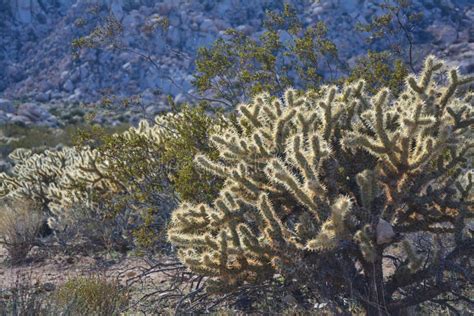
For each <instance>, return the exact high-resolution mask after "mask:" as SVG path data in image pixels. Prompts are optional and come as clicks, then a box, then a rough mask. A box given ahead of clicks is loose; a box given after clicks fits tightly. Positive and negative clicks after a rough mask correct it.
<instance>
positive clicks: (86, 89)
mask: <svg viewBox="0 0 474 316" xmlns="http://www.w3.org/2000/svg"><path fill="white" fill-rule="evenodd" d="M283 3H284V1H283V0H278V1H271V0H254V1H246V0H222V1H213V0H199V1H187V0H162V1H151V0H101V1H88V0H0V97H2V98H3V99H9V100H19V101H26V100H28V101H30V102H31V101H34V102H40V103H61V104H63V103H74V102H83V101H84V102H90V101H96V100H98V99H99V98H100V97H101V95H102V94H104V93H105V94H115V95H125V96H128V95H136V94H141V95H142V99H143V100H144V102H145V104H146V105H151V104H153V106H152V108H150V109H149V113H150V114H155V113H156V112H159V111H163V110H166V109H165V108H164V106H162V105H160V100H164V98H165V96H166V95H167V94H171V95H173V96H175V97H176V98H178V99H182V98H184V95H186V93H187V92H192V85H191V80H192V73H193V58H194V57H195V54H196V50H197V48H198V47H201V46H207V45H210V44H211V43H212V42H213V41H214V40H215V39H216V38H218V37H219V36H221V35H222V32H223V31H224V30H225V29H227V28H229V27H234V28H237V29H239V30H241V31H244V32H247V33H249V34H255V35H258V33H259V32H260V31H261V29H262V19H263V17H264V14H265V11H266V10H272V9H277V8H281V7H282V6H283ZM291 3H292V4H293V5H294V6H295V7H296V8H297V9H298V12H300V14H301V16H302V18H303V19H304V21H305V22H306V23H308V24H311V23H315V22H316V21H319V20H323V21H325V22H326V23H327V25H328V27H329V31H330V36H329V37H330V38H331V39H332V40H334V41H335V43H336V44H337V46H338V49H339V52H340V53H341V58H342V59H343V60H349V61H351V60H352V61H353V60H354V59H355V58H356V57H357V56H359V55H360V54H362V53H363V52H364V51H365V50H366V42H365V39H364V35H363V34H359V33H357V32H354V26H355V24H356V23H357V22H363V23H364V22H367V21H369V20H370V19H371V17H373V16H375V15H378V14H380V13H381V12H380V9H379V8H378V7H377V6H376V5H374V1H365V0H350V1H348V0H321V1H309V0H308V1H305V0H293V1H291ZM413 3H414V6H415V8H416V10H417V11H419V12H422V13H423V15H424V19H423V21H424V22H423V26H422V28H423V30H422V31H420V32H418V33H417V34H416V37H417V38H416V42H417V52H418V56H415V59H416V60H420V59H421V58H422V55H425V54H427V53H435V54H436V55H438V56H440V57H443V58H446V59H448V60H450V61H453V62H456V63H458V64H461V70H462V71H463V72H473V71H474V53H473V52H474V27H473V26H474V5H473V4H472V1H470V0H437V1H432V0H413ZM92 4H94V5H93V6H92V7H93V8H95V9H91V5H92ZM94 10H95V11H94ZM92 11H94V12H92ZM109 12H112V13H113V14H114V15H115V16H116V17H117V19H119V20H120V22H121V23H122V24H123V26H124V36H123V39H124V41H125V42H126V43H127V45H129V46H130V47H132V48H134V49H135V48H136V49H137V50H139V51H141V52H146V53H147V54H151V55H152V56H153V57H154V58H155V60H156V62H157V65H158V67H151V66H150V64H149V63H148V62H146V61H145V60H144V59H143V58H142V57H140V56H138V55H136V54H134V53H132V52H113V51H108V50H89V51H86V52H82V54H81V55H80V56H79V58H78V59H74V58H73V55H72V51H71V44H70V43H71V41H72V40H73V39H74V38H76V37H78V36H80V35H83V34H85V33H86V32H87V31H90V30H91V29H92V28H93V27H95V26H96V24H97V23H99V21H100V17H101V16H102V17H103V16H105V15H106V14H108V13H109ZM97 16H99V18H97ZM157 16H166V17H167V18H168V19H169V22H170V26H169V28H168V30H167V32H166V33H161V32H154V33H151V34H150V33H148V34H147V33H144V32H143V27H144V26H145V25H147V23H148V21H150V19H153V17H157ZM168 78H172V79H173V80H172V82H171V81H170V80H168ZM4 102H5V101H4ZM10 110H11V108H10ZM6 111H7V108H0V123H1V122H2V121H5V120H9V119H10V120H11V119H12V117H13V116H12V115H9V116H8V115H6ZM2 112H3V113H2ZM37 116H38V117H44V118H45V119H46V118H47V119H48V120H49V122H53V121H54V120H52V119H51V118H50V117H48V116H47V115H46V114H41V115H37ZM13 118H14V117H13ZM16 119H18V118H16Z"/></svg>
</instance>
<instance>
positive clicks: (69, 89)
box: [63, 79, 74, 92]
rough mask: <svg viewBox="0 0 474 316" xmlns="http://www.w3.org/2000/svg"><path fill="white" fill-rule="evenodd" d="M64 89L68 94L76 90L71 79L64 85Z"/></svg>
mask: <svg viewBox="0 0 474 316" xmlns="http://www.w3.org/2000/svg"><path fill="white" fill-rule="evenodd" d="M63 89H64V90H65V91H67V92H72V91H73V90H74V84H73V83H72V80H71V79H68V80H66V82H65V83H64V85H63Z"/></svg>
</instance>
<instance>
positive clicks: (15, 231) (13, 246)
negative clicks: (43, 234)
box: [0, 200, 43, 264]
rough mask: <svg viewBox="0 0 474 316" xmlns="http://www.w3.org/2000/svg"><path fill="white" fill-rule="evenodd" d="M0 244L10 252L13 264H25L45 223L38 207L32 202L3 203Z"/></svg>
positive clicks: (0, 219)
mask: <svg viewBox="0 0 474 316" xmlns="http://www.w3.org/2000/svg"><path fill="white" fill-rule="evenodd" d="M1 202H2V203H3V205H0V244H2V245H3V246H4V247H5V249H6V250H7V252H8V256H9V258H10V261H11V263H12V264H18V263H21V262H23V261H24V260H25V259H26V258H27V256H28V253H29V252H30V250H31V248H32V247H33V246H34V244H35V241H36V239H37V236H38V232H39V230H40V228H41V225H42V223H43V216H42V215H41V213H40V212H39V211H38V207H36V205H35V204H34V203H33V202H30V201H19V200H15V201H11V200H10V201H8V200H3V201H1Z"/></svg>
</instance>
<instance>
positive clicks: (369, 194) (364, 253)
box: [168, 57, 474, 315]
mask: <svg viewBox="0 0 474 316" xmlns="http://www.w3.org/2000/svg"><path fill="white" fill-rule="evenodd" d="M473 79H474V78H462V77H461V76H460V75H459V74H458V72H457V70H455V69H447V67H446V66H445V65H444V64H443V63H442V62H440V61H438V60H437V59H435V58H434V57H428V58H427V59H426V61H425V64H424V68H423V71H422V72H421V74H420V75H419V76H409V77H408V79H407V85H406V88H405V90H404V91H402V92H401V94H400V96H399V97H397V98H394V97H392V96H391V94H390V91H388V90H387V89H382V90H381V91H379V92H378V93H377V95H375V96H373V97H371V96H369V95H368V94H367V93H366V92H365V89H364V82H362V81H361V82H358V83H356V84H352V85H346V86H345V87H344V88H343V89H342V90H339V89H338V88H337V87H335V86H326V87H323V88H322V89H321V90H320V91H319V92H318V93H315V92H308V93H301V92H298V91H295V90H293V89H288V90H287V91H286V93H285V95H284V99H283V100H280V99H278V98H274V97H271V96H270V95H268V94H261V95H259V96H257V97H255V98H254V100H253V101H252V102H251V103H249V104H242V105H240V106H239V107H238V109H237V117H238V119H237V123H236V124H234V125H232V126H231V127H229V128H228V129H227V130H226V132H224V133H219V134H215V135H214V136H212V139H211V141H212V143H213V144H214V145H215V146H216V147H217V148H218V150H219V153H220V160H218V161H215V160H211V159H208V158H207V157H205V156H201V155H199V156H197V157H196V159H195V161H196V163H197V164H198V165H199V166H201V167H202V168H203V169H204V170H207V171H208V172H210V173H212V174H215V175H217V176H219V177H222V178H223V179H224V180H225V183H224V187H223V189H222V190H221V192H220V195H219V196H218V198H217V199H215V201H214V202H213V203H212V204H210V205H207V204H199V205H195V204H190V203H182V204H181V205H180V206H179V208H178V209H177V210H176V211H175V212H174V213H173V216H172V222H171V224H170V228H169V231H168V234H169V240H170V241H171V243H172V244H173V245H175V246H176V248H177V249H178V254H179V256H180V258H181V260H182V261H183V262H184V263H185V264H186V265H188V266H189V268H190V269H192V270H193V271H195V272H197V273H199V274H202V275H205V276H207V277H209V279H210V280H209V286H210V289H212V290H215V291H229V290H231V289H235V288H237V287H239V286H241V285H244V284H248V283H259V282H262V281H268V280H270V279H272V278H274V277H275V276H277V275H281V276H283V277H284V278H285V280H286V282H288V283H289V284H293V285H292V286H297V287H299V288H301V289H306V290H305V291H302V292H301V293H312V294H313V295H319V296H326V297H327V298H329V299H334V298H336V301H339V302H340V303H341V304H342V305H344V301H346V302H347V300H345V299H344V298H349V297H351V298H356V299H357V300H358V302H359V303H360V304H361V305H362V306H363V307H364V308H365V309H366V310H367V312H369V313H373V314H377V315H380V314H391V313H398V312H400V311H401V310H402V309H404V308H407V307H409V306H411V305H415V304H418V303H420V302H424V301H429V300H431V299H433V298H435V297H437V296H439V295H442V294H443V293H447V292H453V291H454V292H456V293H458V295H462V291H463V290H464V288H465V287H463V286H464V285H465V284H466V283H468V282H470V281H468V280H471V281H472V276H470V273H469V272H468V271H469V267H468V264H469V263H468V262H469V260H466V259H468V256H470V255H472V253H473V249H474V244H473V240H472V236H471V235H470V233H469V229H468V228H467V227H468V225H469V222H470V221H471V219H472V217H473V212H472V205H473V201H472V177H471V176H469V177H468V178H467V177H463V175H464V174H466V173H468V172H472V149H473V144H474V142H473V140H472V125H473V115H472V105H473V103H474V95H473V94H472V93H470V92H465V90H463V86H465V85H466V84H468V83H470V82H472V81H473ZM437 235H441V236H442V238H440V239H439V238H438V239H437V238H435V237H436V236H437ZM421 237H423V242H420V241H419V239H420V238H421ZM434 244H436V247H434V246H433V245H434ZM397 247H402V249H403V250H398V249H397ZM434 248H436V249H439V250H437V251H436V252H434V251H433V249H434ZM440 249H442V250H440ZM441 262H443V264H440V263H441ZM388 266H390V267H391V268H390V269H388V268H387V267H388ZM453 275H456V278H458V281H456V282H455V281H453V280H454V276H453ZM470 278H471V279H470ZM463 284H464V285H463Z"/></svg>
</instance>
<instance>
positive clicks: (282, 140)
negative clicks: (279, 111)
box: [273, 109, 296, 152]
mask: <svg viewBox="0 0 474 316" xmlns="http://www.w3.org/2000/svg"><path fill="white" fill-rule="evenodd" d="M295 114H296V110H295V109H290V110H288V111H287V112H286V113H285V114H284V115H282V116H280V117H279V119H278V120H277V122H276V124H275V127H274V131H273V140H274V146H275V149H276V150H277V151H279V152H284V150H285V145H286V140H287V137H288V123H289V122H290V121H291V120H292V119H293V117H294V116H295Z"/></svg>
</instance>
